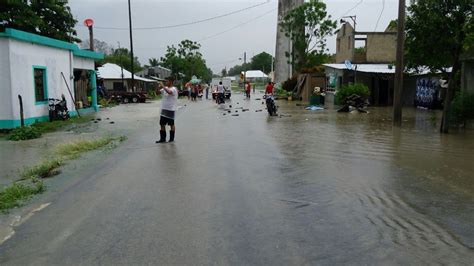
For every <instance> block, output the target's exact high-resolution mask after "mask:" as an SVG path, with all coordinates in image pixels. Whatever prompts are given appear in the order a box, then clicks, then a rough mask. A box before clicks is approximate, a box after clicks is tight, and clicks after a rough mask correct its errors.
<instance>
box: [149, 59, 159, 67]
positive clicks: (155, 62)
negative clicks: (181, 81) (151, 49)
mask: <svg viewBox="0 0 474 266" xmlns="http://www.w3.org/2000/svg"><path fill="white" fill-rule="evenodd" d="M148 64H150V66H151V67H155V66H159V65H160V61H159V60H158V59H156V58H150V59H148Z"/></svg>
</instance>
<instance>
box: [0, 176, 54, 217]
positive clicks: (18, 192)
mask: <svg viewBox="0 0 474 266" xmlns="http://www.w3.org/2000/svg"><path fill="white" fill-rule="evenodd" d="M44 190H45V187H44V184H43V182H42V181H41V180H35V179H33V180H31V184H23V183H14V184H13V185H10V186H8V187H5V188H3V189H2V190H1V191H0V211H1V212H2V213H6V212H7V210H8V209H11V208H16V207H20V206H22V205H23V203H24V202H25V201H26V200H27V199H29V198H30V197H31V196H33V195H35V194H39V193H42V192H43V191H44Z"/></svg>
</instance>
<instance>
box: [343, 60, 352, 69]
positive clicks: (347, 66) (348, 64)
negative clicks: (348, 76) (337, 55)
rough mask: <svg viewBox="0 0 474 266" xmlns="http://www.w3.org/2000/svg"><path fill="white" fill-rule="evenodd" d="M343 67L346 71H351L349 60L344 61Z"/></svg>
mask: <svg viewBox="0 0 474 266" xmlns="http://www.w3.org/2000/svg"><path fill="white" fill-rule="evenodd" d="M344 65H346V68H347V69H352V63H351V61H349V60H346V61H344Z"/></svg>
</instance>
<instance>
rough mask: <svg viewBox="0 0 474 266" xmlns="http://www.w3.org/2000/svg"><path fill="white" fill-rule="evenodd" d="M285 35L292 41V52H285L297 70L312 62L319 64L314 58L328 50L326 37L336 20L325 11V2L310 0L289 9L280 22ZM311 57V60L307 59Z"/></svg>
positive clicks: (332, 30)
mask: <svg viewBox="0 0 474 266" xmlns="http://www.w3.org/2000/svg"><path fill="white" fill-rule="evenodd" d="M280 25H281V26H282V29H283V31H284V32H285V34H286V36H287V37H289V38H290V39H291V41H292V42H293V52H292V53H291V54H289V53H288V54H287V57H288V58H289V61H290V63H291V64H293V65H294V67H295V70H296V71H299V70H300V69H301V68H304V67H312V66H314V65H313V64H321V63H324V62H318V61H317V60H316V61H315V60H314V59H318V58H321V57H318V55H322V54H324V53H326V52H327V51H328V49H327V48H326V37H328V36H330V35H332V34H333V32H334V29H335V28H336V21H335V20H331V16H330V15H328V14H327V12H326V4H325V3H323V2H320V1H319V0H310V1H309V2H305V3H304V4H302V5H300V6H298V7H296V8H294V9H293V10H291V11H289V12H288V13H287V14H286V15H285V17H284V18H283V20H282V22H280ZM309 59H313V60H309Z"/></svg>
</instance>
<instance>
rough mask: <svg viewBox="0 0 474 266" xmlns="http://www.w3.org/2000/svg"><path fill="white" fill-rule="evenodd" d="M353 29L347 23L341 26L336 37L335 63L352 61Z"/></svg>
mask: <svg viewBox="0 0 474 266" xmlns="http://www.w3.org/2000/svg"><path fill="white" fill-rule="evenodd" d="M354 43H355V41H354V28H352V26H351V25H350V24H349V23H344V24H342V27H341V28H340V29H339V31H338V32H337V37H336V63H344V61H345V60H349V61H351V62H352V61H353V59H354Z"/></svg>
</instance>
